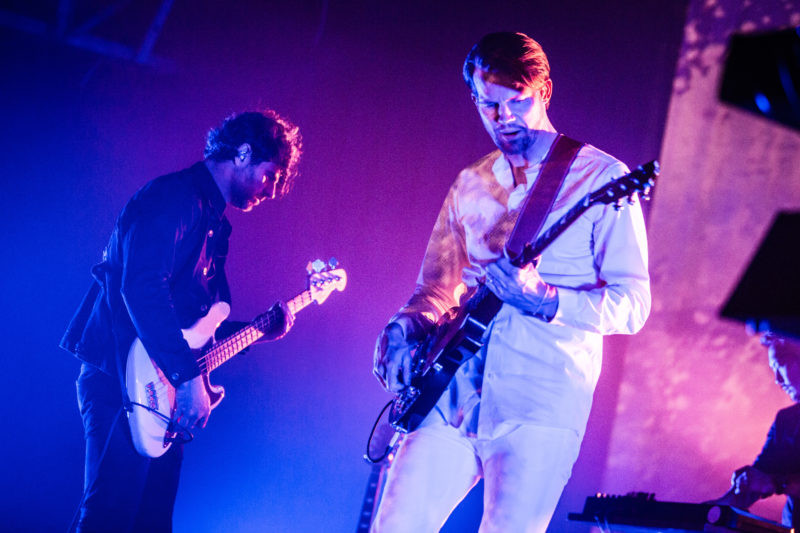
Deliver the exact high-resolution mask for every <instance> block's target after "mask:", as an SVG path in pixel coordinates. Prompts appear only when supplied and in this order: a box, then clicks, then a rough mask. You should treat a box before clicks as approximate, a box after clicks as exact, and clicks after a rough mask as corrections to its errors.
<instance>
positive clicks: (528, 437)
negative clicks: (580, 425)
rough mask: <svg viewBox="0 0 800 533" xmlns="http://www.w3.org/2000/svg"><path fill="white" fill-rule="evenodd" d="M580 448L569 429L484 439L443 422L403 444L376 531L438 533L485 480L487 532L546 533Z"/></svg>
mask: <svg viewBox="0 0 800 533" xmlns="http://www.w3.org/2000/svg"><path fill="white" fill-rule="evenodd" d="M580 444H581V443H580V438H579V436H578V434H577V432H575V431H573V430H569V429H560V428H549V427H541V426H534V425H521V426H517V427H515V428H513V429H512V430H511V431H509V432H507V433H505V434H501V436H500V437H498V438H495V439H492V440H480V439H477V438H474V437H467V436H465V435H463V434H462V432H461V431H460V430H459V429H457V428H454V427H452V426H449V425H447V424H445V423H444V422H442V423H441V424H439V423H436V424H431V425H425V426H423V427H421V428H419V429H417V430H416V431H414V432H413V433H411V434H409V435H407V436H406V437H405V440H404V441H403V443H402V444H401V446H400V448H399V450H398V452H397V456H396V457H395V459H394V462H393V463H392V466H391V468H390V469H389V473H388V477H387V480H386V486H385V488H384V492H383V498H382V500H381V503H380V507H379V508H378V512H377V513H376V516H375V521H374V522H373V524H372V529H371V531H372V532H373V533H404V532H408V533H434V532H436V531H439V529H441V527H442V526H443V525H444V523H445V521H446V520H447V517H448V516H449V515H450V513H451V512H452V511H453V509H455V507H456V506H457V505H458V503H459V502H460V501H461V500H462V499H463V498H464V496H466V494H467V493H468V492H469V490H470V489H471V488H472V487H473V486H474V485H475V484H476V483H477V482H478V480H479V479H480V478H481V477H483V478H484V496H483V505H484V509H483V519H482V520H481V526H480V533H495V532H497V533H517V532H519V533H543V532H544V531H545V530H546V529H547V525H548V523H549V522H550V518H551V517H552V516H553V511H554V510H555V508H556V505H557V504H558V499H559V497H560V496H561V492H562V491H563V490H564V485H566V484H567V480H569V476H570V474H571V472H572V465H573V464H575V461H576V460H577V458H578V452H579V450H580Z"/></svg>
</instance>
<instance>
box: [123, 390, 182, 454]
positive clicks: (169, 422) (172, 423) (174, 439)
mask: <svg viewBox="0 0 800 533" xmlns="http://www.w3.org/2000/svg"><path fill="white" fill-rule="evenodd" d="M133 405H135V406H137V407H141V408H142V409H146V410H148V411H150V412H151V413H153V414H154V415H156V416H157V417H158V418H160V419H161V420H162V421H164V422H166V423H167V431H168V432H169V433H174V434H175V435H177V436H176V437H169V438H165V439H164V442H170V443H172V442H174V443H177V444H186V443H187V442H191V441H192V440H193V439H194V433H192V432H191V431H190V430H189V428H187V427H186V426H184V425H183V424H179V423H177V422H175V421H174V420H172V419H171V418H170V417H168V416H167V415H165V414H164V413H162V412H161V411H158V410H156V409H153V408H152V407H150V406H149V405H144V404H141V403H139V402H132V401H130V400H128V406H133ZM128 406H126V407H125V408H124V409H125V410H126V411H128V412H129V413H132V412H133V407H128ZM176 427H177V429H178V431H174V430H175V428H176ZM183 435H188V436H187V437H184V436H183Z"/></svg>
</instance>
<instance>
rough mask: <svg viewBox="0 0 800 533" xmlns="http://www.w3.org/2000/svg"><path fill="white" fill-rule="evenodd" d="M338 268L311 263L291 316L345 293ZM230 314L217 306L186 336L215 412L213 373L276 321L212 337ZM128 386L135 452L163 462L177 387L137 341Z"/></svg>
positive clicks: (268, 318) (260, 319)
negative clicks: (302, 289)
mask: <svg viewBox="0 0 800 533" xmlns="http://www.w3.org/2000/svg"><path fill="white" fill-rule="evenodd" d="M335 267H336V262H335V259H331V261H330V264H329V266H327V267H326V266H325V263H323V262H322V261H320V260H319V259H317V260H316V261H314V262H313V263H309V266H308V289H307V290H305V291H303V292H301V293H300V294H298V295H297V296H295V297H294V298H292V299H291V300H289V301H288V302H286V306H287V307H288V308H289V311H291V313H292V315H296V314H297V313H298V312H299V311H300V310H302V309H304V308H305V307H306V306H308V305H309V304H311V303H312V302H317V303H318V304H321V303H322V302H324V301H325V300H326V299H327V298H328V296H329V295H330V294H331V293H332V292H333V291H334V290H338V291H342V290H344V288H345V286H346V285H347V274H346V273H345V271H344V269H341V268H335ZM230 311H231V308H230V305H229V304H228V303H227V302H217V303H215V304H214V305H212V306H211V309H209V311H208V314H206V316H204V317H203V318H201V319H200V320H198V321H197V322H196V323H195V324H194V325H193V326H192V327H190V328H189V329H184V330H182V331H183V338H184V339H186V342H187V343H188V344H189V347H190V348H191V349H192V350H194V351H195V353H196V354H198V356H197V362H198V364H199V365H200V372H201V376H202V377H203V383H204V384H205V387H206V392H207V393H208V396H209V398H210V400H211V409H214V408H215V407H216V406H217V405H219V402H221V401H222V398H223V396H224V395H225V389H223V388H222V387H221V386H218V385H212V384H211V383H210V382H209V379H208V375H209V373H210V372H211V371H212V370H214V369H216V368H217V367H219V366H220V365H221V364H222V363H224V362H225V361H228V360H229V359H231V358H232V357H233V356H234V355H236V354H237V353H239V352H241V351H242V350H244V349H245V348H247V347H248V346H250V345H251V344H253V343H254V342H256V341H257V340H258V339H260V338H261V337H263V336H264V332H265V331H270V330H271V328H272V325H273V324H274V323H275V320H276V319H277V317H276V316H275V313H274V312H271V311H267V312H265V313H263V314H261V315H259V316H257V317H256V318H255V320H253V321H252V322H250V323H249V324H248V325H247V326H245V327H243V328H241V329H239V330H238V331H236V332H235V333H233V334H232V335H230V336H229V337H227V338H225V339H222V340H220V341H215V339H214V332H215V331H216V329H217V327H218V326H219V325H220V323H222V321H223V320H225V319H226V318H228V315H229V314H230ZM125 385H126V387H127V389H128V398H129V399H130V401H131V404H132V406H131V410H130V411H128V423H129V425H130V428H131V436H132V437H133V444H134V447H135V448H136V451H137V452H139V453H140V454H141V455H144V456H145V457H152V458H155V457H160V456H162V455H163V454H164V453H166V451H167V450H168V449H169V447H170V446H171V445H172V443H173V442H174V441H175V440H176V438H177V437H178V436H179V430H178V428H176V427H175V424H173V423H172V419H173V417H174V414H175V387H173V386H172V385H171V384H170V382H169V381H168V380H167V378H166V376H165V375H164V373H163V372H162V371H161V369H160V368H159V367H158V365H157V364H156V362H155V361H153V360H152V359H151V358H150V356H149V355H148V354H147V350H145V348H144V345H143V344H142V341H141V340H140V339H139V338H136V339H135V340H134V341H133V343H132V344H131V347H130V349H129V350H128V363H127V366H126V371H125Z"/></svg>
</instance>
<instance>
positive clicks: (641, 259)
mask: <svg viewBox="0 0 800 533" xmlns="http://www.w3.org/2000/svg"><path fill="white" fill-rule="evenodd" d="M464 79H465V81H466V83H467V85H468V86H469V88H470V90H471V91H472V98H473V100H474V102H475V105H476V107H477V109H478V112H479V114H480V116H481V120H482V121H483V124H484V126H485V128H486V131H487V132H488V133H489V136H490V137H491V138H492V140H493V141H494V143H495V145H496V146H497V148H498V150H496V151H494V152H492V153H490V154H488V155H487V156H485V157H483V158H482V159H480V160H478V161H477V162H476V163H474V164H472V165H470V166H469V167H467V168H466V169H464V170H463V171H462V172H461V173H460V174H459V176H458V178H457V179H456V181H455V183H454V184H453V186H452V187H451V189H450V191H449V193H448V195H447V197H446V198H445V201H444V205H443V206H442V209H441V211H440V213H439V217H438V219H437V221H436V224H435V226H434V228H433V232H432V234H431V238H430V241H429V243H428V248H427V250H426V252H425V257H424V259H423V263H422V269H421V271H420V274H419V278H418V281H417V287H416V290H415V292H414V294H413V296H412V297H411V299H410V300H409V302H408V303H407V304H406V305H405V306H404V307H403V308H402V309H400V311H399V312H398V313H397V314H396V315H395V316H394V317H393V318H392V319H391V321H390V322H389V325H388V326H387V327H386V328H385V329H384V331H383V332H382V333H381V335H380V336H379V338H378V342H377V346H376V352H375V366H374V372H375V374H376V376H377V377H378V379H379V380H380V381H381V383H382V385H383V386H384V387H385V388H386V389H387V390H389V391H391V392H394V393H397V392H399V391H401V390H403V389H404V388H405V387H407V386H408V384H409V381H410V366H411V358H412V350H413V347H414V346H415V345H417V344H418V343H419V342H420V341H421V340H423V339H424V338H425V337H426V335H427V334H428V333H429V332H430V330H431V325H432V324H433V323H434V322H435V321H436V320H438V319H439V318H440V317H441V316H442V315H443V314H444V313H445V312H446V311H447V310H448V309H449V308H451V307H453V306H456V305H458V304H459V299H460V297H461V296H462V295H464V294H467V295H468V294H470V292H471V291H472V290H474V288H475V287H476V286H477V285H478V284H479V283H480V282H481V281H484V282H485V283H486V285H487V286H488V288H489V289H491V291H492V292H493V293H495V294H496V295H497V296H498V297H499V298H500V299H501V300H502V301H503V302H504V304H503V306H502V308H501V309H500V311H499V312H498V314H497V316H496V317H495V318H494V320H493V321H492V322H491V323H490V324H489V327H488V328H487V330H486V333H485V335H484V340H485V343H484V344H483V346H482V347H481V348H480V350H479V351H478V353H477V354H476V355H475V356H474V357H472V358H471V359H469V360H468V361H467V362H466V363H465V364H464V365H462V366H461V368H459V370H458V372H457V373H456V375H455V377H454V378H453V380H452V381H451V382H450V385H449V387H448V389H447V390H446V391H445V393H444V394H443V395H442V397H441V398H440V399H439V401H438V403H437V405H436V407H435V408H434V410H433V411H431V413H430V414H429V415H428V416H427V417H426V418H425V420H424V421H423V422H422V424H421V426H420V427H419V428H418V429H416V430H415V431H413V432H412V433H410V434H408V435H407V436H406V437H405V439H404V441H403V443H402V444H401V447H400V449H399V450H398V453H397V455H396V458H395V460H394V463H393V465H392V468H391V470H390V473H389V476H388V479H387V484H386V487H385V490H384V494H383V499H382V502H381V505H380V508H379V510H378V512H377V514H376V518H375V523H374V524H373V530H374V531H378V532H392V533H394V532H400V531H408V532H412V531H413V532H420V531H425V532H427V531H436V530H438V529H439V528H440V527H441V526H442V525H443V523H444V522H445V521H446V519H447V517H448V515H449V514H450V512H451V511H452V509H453V508H454V507H455V506H456V505H457V504H458V502H459V501H460V500H461V499H462V498H463V497H464V495H465V494H466V493H467V492H468V491H469V489H470V488H471V487H472V486H474V485H475V483H477V481H478V480H479V479H480V478H481V477H482V478H483V479H484V487H485V490H484V515H483V519H482V522H481V532H483V533H486V532H490V531H497V532H517V531H520V532H522V531H525V532H537V531H544V530H545V529H546V528H547V525H548V523H549V521H550V517H551V516H552V513H553V511H554V509H555V507H556V504H557V503H558V499H559V497H560V494H561V491H562V490H563V488H564V485H565V484H566V482H567V480H568V479H569V476H570V473H571V470H572V465H573V464H574V462H575V460H576V459H577V456H578V451H579V449H580V443H581V440H582V438H583V434H584V431H585V427H586V421H587V419H588V416H589V410H590V408H591V402H592V395H593V392H594V387H595V385H596V384H597V379H598V377H599V373H600V365H601V359H602V353H601V352H602V340H603V339H602V338H603V335H607V334H613V333H625V334H633V333H636V332H637V331H638V330H639V329H640V328H641V327H642V326H643V325H644V322H645V320H646V318H647V316H648V314H649V311H650V286H649V275H648V272H647V242H646V236H645V228H644V220H643V217H642V211H641V207H640V205H639V204H638V202H637V201H635V202H634V203H633V205H630V206H628V207H627V208H626V209H623V210H620V211H617V210H615V209H614V208H613V206H604V207H592V208H590V209H589V210H587V211H586V212H585V213H584V214H582V215H581V216H580V217H579V218H578V220H577V221H576V222H575V223H573V224H572V225H571V226H570V227H569V228H568V229H567V230H566V231H565V232H564V233H563V234H562V235H561V236H560V237H558V238H557V239H556V241H555V242H554V243H553V244H552V245H551V246H549V247H548V248H547V249H546V250H545V251H544V253H543V254H542V257H541V261H540V263H539V265H538V267H534V266H533V265H528V266H526V267H524V268H516V267H514V266H513V265H512V264H511V262H510V261H509V259H508V258H507V257H505V256H504V247H505V244H506V240H507V239H508V236H509V234H510V232H511V230H512V228H513V226H514V223H515V221H516V218H517V216H518V214H519V209H520V206H521V204H522V201H523V199H524V198H525V196H526V194H527V192H528V191H529V190H530V188H531V186H532V184H533V183H534V182H535V180H536V179H537V177H538V176H539V173H540V171H541V169H542V166H543V163H544V160H545V159H546V156H547V154H548V152H549V150H550V148H551V146H552V145H553V143H554V142H555V140H556V138H557V137H558V133H557V132H556V130H555V128H554V127H553V125H552V124H551V122H550V120H549V118H548V116H547V109H548V107H549V104H550V98H551V96H552V94H553V84H552V81H551V80H550V67H549V64H548V61H547V57H546V55H545V54H544V51H543V50H542V48H541V46H540V45H539V44H538V43H537V42H536V41H534V40H533V39H531V38H530V37H528V36H527V35H524V34H521V33H510V32H502V33H493V34H489V35H486V36H485V37H483V38H482V39H481V40H480V41H479V42H478V43H477V44H476V45H475V46H474V47H473V48H472V50H471V51H470V53H469V54H468V56H467V59H466V61H465V63H464ZM625 173H627V168H626V167H625V165H624V164H623V163H621V162H620V161H618V160H616V159H614V158H613V157H611V156H610V155H608V154H606V153H604V152H602V151H600V150H598V149H596V148H594V147H592V146H589V145H583V146H582V147H581V149H580V151H579V152H578V154H577V155H576V157H575V159H574V161H573V162H572V164H571V166H570V168H569V171H568V173H567V176H566V178H565V181H564V184H563V185H562V187H561V189H560V192H559V194H558V196H557V197H556V200H555V203H554V205H553V208H552V210H551V212H550V214H549V216H548V217H547V219H546V221H545V224H544V227H545V228H547V227H549V226H550V225H551V224H552V223H553V222H555V221H556V220H558V219H559V218H560V217H562V216H563V215H564V214H565V213H566V212H567V211H568V210H569V209H570V208H571V207H572V206H573V205H574V204H576V203H577V202H578V200H579V199H581V198H582V197H583V196H584V195H585V194H586V193H588V192H591V191H594V190H595V189H598V188H600V187H601V186H602V185H604V184H606V183H607V182H608V181H610V180H612V179H614V178H617V177H619V176H621V175H623V174H625Z"/></svg>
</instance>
